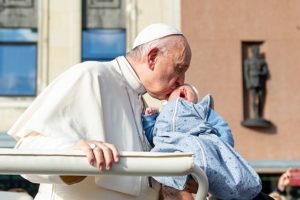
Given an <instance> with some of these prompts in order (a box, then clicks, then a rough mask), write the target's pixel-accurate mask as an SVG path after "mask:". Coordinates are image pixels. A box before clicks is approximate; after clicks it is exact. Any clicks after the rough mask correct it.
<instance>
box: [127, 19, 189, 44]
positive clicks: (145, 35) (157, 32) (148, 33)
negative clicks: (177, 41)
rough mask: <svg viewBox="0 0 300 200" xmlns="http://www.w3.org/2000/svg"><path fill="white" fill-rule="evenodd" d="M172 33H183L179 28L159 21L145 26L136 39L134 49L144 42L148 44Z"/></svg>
mask: <svg viewBox="0 0 300 200" xmlns="http://www.w3.org/2000/svg"><path fill="white" fill-rule="evenodd" d="M170 35H183V34H182V32H181V31H179V30H178V29H177V28H174V27H172V26H169V25H167V24H162V23H157V24H151V25H149V26H147V27H146V28H144V29H143V30H142V31H141V32H140V33H139V34H138V36H137V37H136V39H135V40H134V43H133V46H132V49H134V48H135V47H137V46H140V45H142V44H146V43H148V42H151V41H153V40H157V39H160V38H163V37H166V36H170Z"/></svg>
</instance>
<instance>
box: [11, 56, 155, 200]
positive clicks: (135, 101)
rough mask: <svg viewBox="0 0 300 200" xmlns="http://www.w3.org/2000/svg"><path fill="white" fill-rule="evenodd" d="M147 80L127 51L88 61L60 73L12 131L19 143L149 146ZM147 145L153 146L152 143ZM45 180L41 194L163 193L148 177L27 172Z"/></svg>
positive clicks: (42, 198) (73, 199)
mask: <svg viewBox="0 0 300 200" xmlns="http://www.w3.org/2000/svg"><path fill="white" fill-rule="evenodd" d="M143 93H145V89H144V87H143V85H142V84H141V83H140V81H139V79H138V77H137V75H136V74H135V72H134V71H133V69H132V68H131V66H130V64H129V63H128V61H127V60H126V58H125V57H118V58H116V59H115V60H113V61H111V62H94V61H90V62H84V63H81V64H78V65H75V66H73V67H71V68H70V69H69V70H67V71H66V72H65V73H63V74H61V75H60V76H59V77H58V78H57V79H55V80H54V81H53V82H52V83H51V84H50V85H49V86H48V87H47V88H46V89H45V90H44V91H43V92H42V93H41V94H40V95H39V96H38V97H37V98H36V100H35V101H34V102H33V103H32V105H31V106H30V107H29V108H28V109H27V110H26V111H25V112H24V114H23V115H22V116H21V117H20V118H19V119H18V121H17V122H16V123H15V124H14V125H13V127H12V128H11V129H10V130H9V131H8V133H9V134H10V135H12V136H14V137H15V138H16V139H17V140H18V144H17V146H16V148H19V149H35V150H39V149H43V150H45V149H49V150H50V149H55V150H57V149H66V148H68V147H69V146H71V145H73V144H75V143H76V142H77V141H78V140H79V139H85V140H100V141H105V142H108V143H112V144H114V145H115V146H116V147H117V149H118V150H119V151H143V150H145V147H146V146H147V144H148V143H147V141H146V139H145V137H144V134H143V130H142V126H141V107H142V106H141V101H140V99H139V97H140V95H141V94H143ZM146 148H147V147H146ZM25 177H26V178H27V179H28V180H30V181H32V182H36V183H41V184H40V189H39V193H38V194H37V196H36V198H35V199H36V200H50V199H51V200H52V199H55V200H62V199H63V200H77V199H78V200H79V199H80V200H83V199H88V200H96V199H97V200H99V199H101V200H118V199H124V200H125V199H126V200H127V199H128V200H129V199H143V200H147V199H149V200H150V199H158V190H159V185H157V184H154V186H153V187H149V186H148V180H147V177H127V176H97V177H87V178H85V179H84V180H83V181H81V182H79V183H76V184H72V185H67V184H66V183H64V182H63V181H62V179H61V177H60V176H54V175H51V176H48V175H25Z"/></svg>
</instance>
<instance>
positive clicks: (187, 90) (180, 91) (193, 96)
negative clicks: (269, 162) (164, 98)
mask: <svg viewBox="0 0 300 200" xmlns="http://www.w3.org/2000/svg"><path fill="white" fill-rule="evenodd" d="M176 98H183V99H185V100H186V101H189V102H192V103H197V102H198V100H199V94H198V91H197V89H196V88H195V87H194V86H192V85H190V84H184V85H182V86H179V87H178V88H176V89H175V90H173V92H172V93H171V94H170V96H169V98H168V101H170V100H173V99H176Z"/></svg>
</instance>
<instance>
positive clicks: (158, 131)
mask: <svg viewBox="0 0 300 200" xmlns="http://www.w3.org/2000/svg"><path fill="white" fill-rule="evenodd" d="M208 110H209V105H208V102H207V101H202V102H199V103H197V104H193V103H191V102H188V101H185V100H183V99H181V98H179V99H175V100H173V101H170V102H169V103H168V104H167V105H166V106H164V108H163V109H162V111H161V113H160V115H159V116H158V117H157V121H156V124H155V127H154V132H153V134H154V138H153V142H154V145H155V147H154V148H153V149H152V150H151V151H152V152H192V153H193V154H194V160H195V164H196V165H198V166H199V167H200V168H201V169H202V170H203V171H204V172H205V173H206V176H207V178H208V182H209V192H210V193H212V194H213V195H214V196H215V197H216V198H218V199H225V200H230V199H237V200H244V199H245V200H250V199H252V198H254V197H255V196H256V195H257V194H258V193H259V192H260V191H261V181H260V178H259V176H258V174H257V173H256V172H255V171H254V170H253V169H252V167H251V166H250V165H249V164H248V163H247V162H246V161H245V160H244V159H243V158H242V157H241V156H240V155H239V154H238V153H237V152H236V151H235V150H234V149H233V147H232V146H230V145H229V144H228V143H226V142H223V141H222V140H221V139H220V138H219V137H218V136H217V135H216V134H215V133H214V131H215V128H214V127H213V126H212V125H211V124H209V123H208V122H207V115H208ZM154 178H155V179H156V180H157V181H158V182H160V183H162V184H164V185H167V186H170V187H174V188H176V189H178V190H182V189H184V187H185V184H186V181H187V176H181V177H154Z"/></svg>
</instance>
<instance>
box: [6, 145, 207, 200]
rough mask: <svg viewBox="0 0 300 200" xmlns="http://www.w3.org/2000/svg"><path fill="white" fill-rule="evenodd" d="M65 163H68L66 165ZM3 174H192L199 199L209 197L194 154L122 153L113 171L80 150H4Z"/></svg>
mask: <svg viewBox="0 0 300 200" xmlns="http://www.w3.org/2000/svg"><path fill="white" fill-rule="evenodd" d="M62 162H63V163H64V164H62ZM0 174H52V175H81V176H82V175H101V174H105V175H108V174H115V175H132V176H180V175H187V174H191V175H192V176H193V177H194V178H195V179H196V181H197V182H198V192H197V194H196V197H195V199H196V200H204V199H206V195H207V191H208V181H207V177H206V175H205V174H204V172H203V171H202V170H201V169H200V168H199V167H197V166H196V165H194V160H193V156H192V154H190V153H149V152H121V157H120V162H119V163H118V164H115V165H113V167H112V169H111V170H109V171H106V170H104V171H102V172H101V173H99V171H98V170H97V169H96V168H95V167H93V166H91V165H89V164H88V162H87V159H86V157H85V155H84V154H83V153H82V152H80V151H38V152H37V151H24V150H17V149H0Z"/></svg>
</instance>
